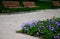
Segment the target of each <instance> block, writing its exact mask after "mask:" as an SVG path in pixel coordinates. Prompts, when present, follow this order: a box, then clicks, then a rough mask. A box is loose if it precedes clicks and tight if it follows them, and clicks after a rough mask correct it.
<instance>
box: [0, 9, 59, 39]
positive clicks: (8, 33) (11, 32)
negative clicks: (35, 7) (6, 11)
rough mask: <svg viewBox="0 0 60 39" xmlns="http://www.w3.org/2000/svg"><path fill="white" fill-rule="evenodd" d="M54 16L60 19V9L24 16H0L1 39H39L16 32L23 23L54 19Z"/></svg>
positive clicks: (25, 14)
mask: <svg viewBox="0 0 60 39" xmlns="http://www.w3.org/2000/svg"><path fill="white" fill-rule="evenodd" d="M53 16H55V17H60V9H56V10H41V11H35V12H29V13H28V12H25V13H24V14H11V15H1V14H0V39H39V38H36V37H33V36H29V35H24V34H21V33H20V34H19V33H16V30H19V29H21V25H22V23H26V22H30V21H32V20H37V19H40V20H43V19H46V18H52V17H53Z"/></svg>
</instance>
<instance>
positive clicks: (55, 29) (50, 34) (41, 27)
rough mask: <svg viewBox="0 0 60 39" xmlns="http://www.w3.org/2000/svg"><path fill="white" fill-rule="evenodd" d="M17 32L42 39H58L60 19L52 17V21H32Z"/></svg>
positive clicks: (59, 38) (59, 36)
mask: <svg viewBox="0 0 60 39" xmlns="http://www.w3.org/2000/svg"><path fill="white" fill-rule="evenodd" d="M18 32H19V33H26V34H28V35H31V36H35V35H36V36H37V35H38V36H42V37H43V38H44V39H56V38H57V39H60V18H55V17H53V19H47V20H43V21H41V20H40V21H37V22H36V21H34V22H33V23H31V24H29V23H28V24H26V25H24V27H23V28H22V29H21V30H19V31H18ZM54 36H58V37H54Z"/></svg>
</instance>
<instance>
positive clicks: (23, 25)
mask: <svg viewBox="0 0 60 39" xmlns="http://www.w3.org/2000/svg"><path fill="white" fill-rule="evenodd" d="M25 25H29V23H23V24H22V26H21V27H22V28H24V27H25Z"/></svg>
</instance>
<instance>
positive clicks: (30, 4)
mask: <svg viewBox="0 0 60 39" xmlns="http://www.w3.org/2000/svg"><path fill="white" fill-rule="evenodd" d="M23 5H24V7H28V8H35V7H38V6H36V5H35V2H34V1H23Z"/></svg>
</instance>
